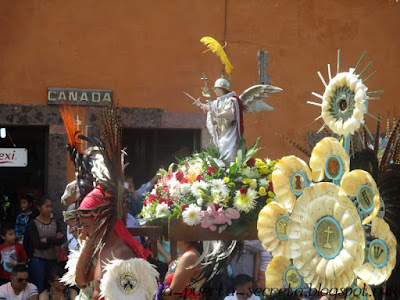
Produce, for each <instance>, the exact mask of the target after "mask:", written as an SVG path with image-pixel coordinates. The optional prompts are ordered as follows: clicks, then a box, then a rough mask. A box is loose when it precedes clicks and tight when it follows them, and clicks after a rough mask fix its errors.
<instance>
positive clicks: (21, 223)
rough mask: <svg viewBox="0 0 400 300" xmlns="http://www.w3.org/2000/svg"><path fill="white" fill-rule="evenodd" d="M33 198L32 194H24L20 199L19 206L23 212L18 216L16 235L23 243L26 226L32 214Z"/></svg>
mask: <svg viewBox="0 0 400 300" xmlns="http://www.w3.org/2000/svg"><path fill="white" fill-rule="evenodd" d="M32 205H33V198H32V197H31V196H30V195H24V196H22V198H21V200H20V201H19V208H20V209H21V213H20V214H19V215H18V216H17V220H16V222H15V237H16V239H17V241H18V242H19V243H21V244H22V243H23V241H24V234H25V230H26V227H27V226H28V223H29V221H30V219H31V215H32Z"/></svg>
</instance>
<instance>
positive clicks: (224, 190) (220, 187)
mask: <svg viewBox="0 0 400 300" xmlns="http://www.w3.org/2000/svg"><path fill="white" fill-rule="evenodd" d="M211 184H212V189H211V191H212V192H214V193H219V194H221V196H222V197H224V196H225V197H227V196H228V195H229V189H228V187H227V186H226V184H225V181H224V180H223V179H214V180H213V181H212V183H211ZM225 197H224V198H225Z"/></svg>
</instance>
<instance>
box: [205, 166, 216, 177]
mask: <svg viewBox="0 0 400 300" xmlns="http://www.w3.org/2000/svg"><path fill="white" fill-rule="evenodd" d="M211 172H212V173H214V174H215V173H217V169H215V168H214V167H207V175H208V176H211Z"/></svg>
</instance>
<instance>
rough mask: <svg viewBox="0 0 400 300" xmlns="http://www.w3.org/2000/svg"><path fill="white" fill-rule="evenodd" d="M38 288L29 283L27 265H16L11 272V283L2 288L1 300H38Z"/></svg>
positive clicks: (0, 291) (0, 289)
mask: <svg viewBox="0 0 400 300" xmlns="http://www.w3.org/2000/svg"><path fill="white" fill-rule="evenodd" d="M38 299H39V293H38V290H37V288H36V286H35V285H34V284H32V283H28V269H27V267H26V265H16V266H15V267H14V268H13V269H12V271H11V282H9V283H6V284H3V285H2V286H0V300H38Z"/></svg>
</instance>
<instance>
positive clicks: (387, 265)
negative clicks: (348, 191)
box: [354, 217, 397, 285]
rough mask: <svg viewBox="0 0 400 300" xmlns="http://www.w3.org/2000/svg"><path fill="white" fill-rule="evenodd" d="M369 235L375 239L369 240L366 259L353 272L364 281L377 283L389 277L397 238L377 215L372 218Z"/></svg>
mask: <svg viewBox="0 0 400 300" xmlns="http://www.w3.org/2000/svg"><path fill="white" fill-rule="evenodd" d="M371 235H372V236H373V237H374V238H375V239H373V240H372V241H371V242H369V247H368V249H367V255H366V256H367V257H368V261H366V262H365V263H364V264H363V265H361V266H360V267H358V268H356V269H355V270H354V272H355V273H356V274H357V276H358V277H360V278H361V279H362V280H364V281H365V282H366V283H368V284H373V285H378V284H381V283H382V282H383V281H385V280H387V279H388V278H389V277H390V275H391V273H392V270H393V269H394V267H395V265H396V253H397V250H396V245H397V240H396V237H395V236H394V234H393V233H392V231H391V230H390V227H389V224H387V223H386V222H385V221H384V220H383V219H381V218H379V217H376V218H374V219H373V220H372V226H371Z"/></svg>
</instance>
